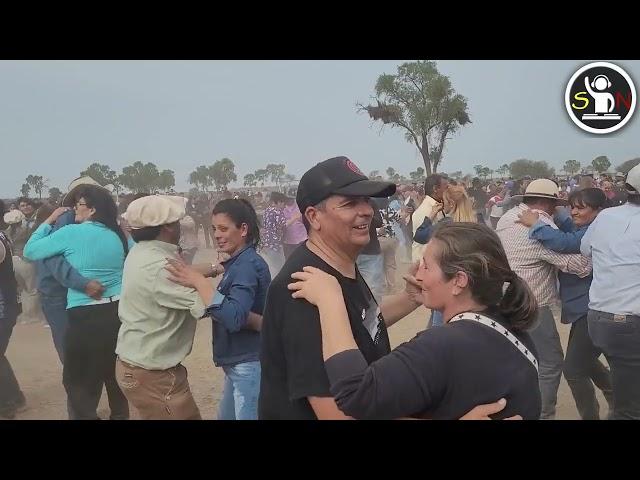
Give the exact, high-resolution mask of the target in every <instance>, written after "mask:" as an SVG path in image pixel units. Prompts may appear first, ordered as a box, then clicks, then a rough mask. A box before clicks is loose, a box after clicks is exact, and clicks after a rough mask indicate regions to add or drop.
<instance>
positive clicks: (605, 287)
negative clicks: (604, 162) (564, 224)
mask: <svg viewBox="0 0 640 480" xmlns="http://www.w3.org/2000/svg"><path fill="white" fill-rule="evenodd" d="M626 189H627V193H628V200H627V203H626V204H624V205H621V206H619V207H612V208H608V209H606V210H604V211H603V212H602V213H601V214H600V215H598V217H597V218H596V219H595V220H594V222H593V223H592V224H591V226H590V227H589V229H588V230H587V232H586V233H585V235H584V237H583V238H582V244H581V248H580V250H581V252H582V254H583V255H586V256H589V257H592V259H593V282H592V283H591V288H590V290H589V314H588V316H587V320H588V323H589V335H590V336H591V339H592V340H593V343H594V345H596V347H598V348H600V349H602V351H603V353H604V355H605V357H606V358H607V361H608V362H609V365H610V367H611V377H612V382H613V396H614V411H613V418H614V419H634V420H640V295H639V292H640V248H638V245H640V165H639V166H636V167H634V168H633V169H631V170H630V171H629V173H628V175H627V178H626Z"/></svg>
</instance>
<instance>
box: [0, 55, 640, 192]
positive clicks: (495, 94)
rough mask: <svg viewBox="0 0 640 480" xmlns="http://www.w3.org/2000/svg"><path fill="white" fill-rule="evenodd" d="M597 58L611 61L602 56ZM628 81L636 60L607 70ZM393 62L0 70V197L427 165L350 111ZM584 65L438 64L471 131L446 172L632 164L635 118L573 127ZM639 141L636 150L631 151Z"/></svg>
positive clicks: (395, 134)
mask: <svg viewBox="0 0 640 480" xmlns="http://www.w3.org/2000/svg"><path fill="white" fill-rule="evenodd" d="M602 60H606V59H602ZM610 61H613V62H614V63H617V64H619V65H620V66H622V67H623V68H625V69H626V70H627V72H628V73H629V74H630V75H631V77H632V78H633V79H634V80H635V81H636V85H637V87H636V88H640V85H639V84H638V83H637V82H638V80H640V61H619V62H618V61H615V60H610ZM401 63H402V61H388V60H385V61H344V60H343V61H317V60H314V61H0V109H1V110H0V162H1V163H2V174H1V175H0V196H2V197H11V196H15V195H17V194H18V193H19V189H20V185H21V184H22V183H23V182H24V179H25V177H26V176H27V175H29V174H36V175H43V176H44V177H45V178H47V179H49V186H57V187H59V188H61V189H62V190H63V191H65V190H66V186H67V185H68V183H69V181H70V180H71V179H73V178H74V177H76V176H78V174H79V172H80V171H81V170H83V169H84V168H86V167H87V166H88V165H89V164H91V163H92V162H99V163H106V164H108V165H110V166H111V167H112V168H113V169H115V170H116V171H118V172H120V170H121V169H122V167H124V166H126V165H129V164H131V163H133V162H135V161H137V160H140V161H143V162H148V161H151V162H154V163H155V164H156V165H157V166H158V168H159V169H161V170H162V169H167V168H168V169H172V170H174V171H175V172H176V189H178V190H180V189H184V190H186V189H188V188H189V185H188V183H187V177H188V174H189V172H191V171H192V170H193V169H195V167H197V166H198V165H202V164H211V163H213V162H214V161H215V160H218V159H220V158H223V157H229V158H231V159H232V160H233V161H234V163H235V164H236V174H237V175H238V179H239V181H240V182H241V181H242V177H243V176H244V174H246V173H249V172H253V171H254V170H256V169H257V168H262V167H264V166H266V164H267V163H285V164H286V165H287V171H288V172H289V173H293V174H295V175H296V176H297V177H299V176H300V175H301V174H302V173H304V171H305V170H306V169H308V168H309V167H311V166H312V165H313V164H315V163H317V162H318V161H321V160H324V159H326V158H329V157H332V156H336V155H346V156H348V157H350V158H351V159H352V160H353V161H354V162H355V163H356V164H357V165H358V166H359V167H360V168H361V169H362V170H363V171H365V172H369V171H371V170H385V169H386V168H387V167H388V166H393V167H394V168H395V169H396V170H398V171H400V172H401V173H403V174H405V175H406V174H408V172H409V171H411V170H415V168H416V167H418V166H420V165H422V160H421V158H420V156H419V154H418V152H417V150H416V148H415V147H414V146H413V145H411V144H409V143H407V142H406V141H405V140H404V136H403V133H402V132H401V131H400V130H395V129H394V130H391V129H388V128H385V130H384V131H383V132H382V133H380V124H375V125H372V124H371V122H370V121H369V119H368V116H367V115H363V114H357V113H356V108H355V104H356V102H359V101H360V102H367V101H368V100H369V98H370V96H372V95H373V88H374V85H375V82H376V79H377V77H378V75H380V74H382V73H395V72H396V67H397V66H398V65H399V64H401ZM586 63H588V61H569V60H555V61H484V60H474V61H461V60H456V61H444V60H442V61H438V68H439V70H440V72H441V73H443V74H445V75H448V76H449V78H450V80H451V82H452V84H453V87H454V88H455V89H456V90H457V92H458V93H460V94H462V95H464V96H465V97H467V99H468V101H469V113H470V116H471V119H472V121H473V123H472V124H471V125H469V126H466V127H464V128H463V129H462V130H461V131H460V132H459V133H458V134H456V135H455V136H454V138H453V139H452V140H450V141H449V142H448V143H447V146H446V148H445V154H444V160H443V163H442V166H441V170H443V171H449V172H451V171H455V170H462V171H465V172H471V171H472V170H473V169H472V166H473V165H475V164H484V165H487V166H490V167H493V168H496V167H498V166H500V165H502V164H503V163H509V162H511V161H513V160H515V159H517V158H523V157H525V158H530V159H534V160H546V161H547V162H549V163H550V164H552V165H553V166H556V168H559V167H561V166H562V164H563V163H564V161H565V160H568V159H577V160H579V161H580V162H582V163H583V164H584V163H586V162H590V161H591V160H592V159H593V158H595V157H596V156H598V155H607V156H608V157H609V159H610V160H611V162H612V163H613V165H618V164H619V163H621V162H622V161H624V160H627V159H629V158H633V157H637V156H640V145H639V144H638V138H639V133H640V131H639V125H640V124H639V123H638V119H637V116H638V115H639V113H637V112H636V114H635V115H634V117H636V118H633V119H632V120H631V121H630V122H629V123H628V124H627V125H626V126H625V127H624V128H623V129H622V130H621V131H619V132H617V134H614V135H613V136H605V137H603V136H595V135H591V134H588V133H586V132H583V131H582V130H579V129H578V128H577V127H576V126H575V125H574V124H573V123H572V122H571V120H570V119H569V118H568V116H567V113H566V110H565V107H564V99H563V96H564V91H565V88H566V83H567V81H568V80H569V78H570V77H571V75H572V74H573V73H574V72H575V70H577V69H578V68H579V67H580V66H582V65H584V64H586ZM634 139H635V141H634Z"/></svg>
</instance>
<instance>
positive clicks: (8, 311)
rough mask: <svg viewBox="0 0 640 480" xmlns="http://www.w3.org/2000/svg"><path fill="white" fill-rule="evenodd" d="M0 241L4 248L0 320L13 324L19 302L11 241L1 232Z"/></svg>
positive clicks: (0, 291)
mask: <svg viewBox="0 0 640 480" xmlns="http://www.w3.org/2000/svg"><path fill="white" fill-rule="evenodd" d="M0 243H2V245H3V246H4V250H5V255H4V260H3V261H2V263H0V321H8V322H10V323H11V324H12V325H13V324H15V321H16V319H17V318H18V315H19V314H20V304H19V303H18V287H17V283H16V276H15V274H14V272H13V256H12V250H11V242H10V241H9V237H7V236H6V235H5V234H4V233H3V232H0Z"/></svg>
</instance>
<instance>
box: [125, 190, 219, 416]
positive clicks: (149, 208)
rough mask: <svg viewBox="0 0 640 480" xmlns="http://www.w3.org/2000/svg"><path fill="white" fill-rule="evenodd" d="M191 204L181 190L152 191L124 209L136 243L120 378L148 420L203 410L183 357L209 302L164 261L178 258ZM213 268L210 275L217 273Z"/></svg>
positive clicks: (129, 265) (128, 270) (128, 265)
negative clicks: (175, 278) (173, 276)
mask: <svg viewBox="0 0 640 480" xmlns="http://www.w3.org/2000/svg"><path fill="white" fill-rule="evenodd" d="M185 204H186V200H185V199H184V198H182V197H175V196H158V195H152V196H146V197H142V198H139V199H137V200H134V201H133V202H131V204H129V206H128V208H127V211H126V212H125V213H124V215H123V217H124V218H125V220H126V221H127V223H128V224H129V226H130V228H131V236H132V237H133V239H134V240H135V241H136V245H135V247H133V248H132V249H131V251H130V252H129V255H128V256H127V259H126V261H125V264H124V272H123V279H122V295H121V299H120V305H119V309H118V313H119V316H120V320H121V322H122V326H121V328H120V332H119V335H118V345H117V347H116V354H117V355H118V360H117V363H116V378H117V380H118V384H119V385H120V387H121V389H122V391H123V393H124V394H125V396H126V397H127V400H129V402H130V403H132V404H133V405H134V406H135V408H136V409H137V410H138V411H139V412H140V415H141V417H142V418H143V419H148V420H199V419H200V418H201V417H200V411H199V410H198V407H197V405H196V402H195V400H194V399H193V395H192V394H191V390H190V388H189V382H188V381H187V371H186V369H185V367H184V366H183V365H182V361H183V360H184V359H185V357H186V356H187V355H188V354H189V353H190V352H191V348H192V346H193V338H194V335H195V331H196V320H197V319H199V318H202V316H203V315H204V312H205V307H206V305H204V304H203V303H202V300H201V299H200V297H199V295H198V293H197V292H196V291H195V290H194V289H192V288H186V287H183V286H181V285H178V284H176V283H173V282H171V281H169V279H168V278H167V275H168V272H167V271H166V270H165V268H164V267H165V266H166V264H167V259H174V260H177V261H180V256H179V253H178V242H179V240H180V219H182V218H183V217H184V216H185ZM212 267H214V266H212ZM210 270H213V271H210V272H209V276H212V275H214V274H215V273H219V272H216V271H215V270H216V269H215V268H210Z"/></svg>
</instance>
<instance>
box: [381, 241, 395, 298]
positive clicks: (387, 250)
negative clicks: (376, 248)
mask: <svg viewBox="0 0 640 480" xmlns="http://www.w3.org/2000/svg"><path fill="white" fill-rule="evenodd" d="M378 240H379V241H380V250H381V253H382V256H383V258H384V277H385V284H386V286H387V288H390V289H393V288H395V286H396V268H397V265H396V250H397V248H398V239H397V238H389V237H380V238H379V239H378Z"/></svg>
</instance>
